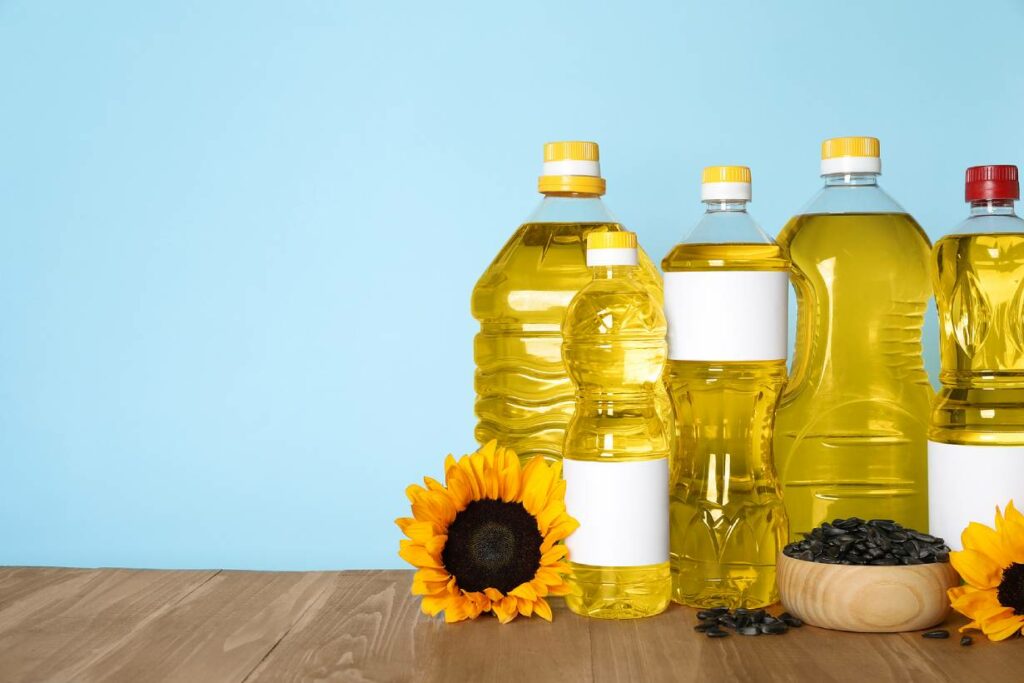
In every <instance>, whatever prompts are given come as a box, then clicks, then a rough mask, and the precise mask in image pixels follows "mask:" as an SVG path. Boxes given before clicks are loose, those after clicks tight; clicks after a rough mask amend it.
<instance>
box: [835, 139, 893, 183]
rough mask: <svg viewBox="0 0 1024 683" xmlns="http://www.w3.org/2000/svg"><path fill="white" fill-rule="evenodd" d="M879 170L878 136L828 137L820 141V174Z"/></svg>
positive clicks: (880, 165) (879, 171)
mask: <svg viewBox="0 0 1024 683" xmlns="http://www.w3.org/2000/svg"><path fill="white" fill-rule="evenodd" d="M881 172H882V159H881V157H880V155H879V144H878V138H865V137H852V138H829V139H828V140H825V142H823V143H821V175H835V174H840V175H842V174H846V173H881Z"/></svg>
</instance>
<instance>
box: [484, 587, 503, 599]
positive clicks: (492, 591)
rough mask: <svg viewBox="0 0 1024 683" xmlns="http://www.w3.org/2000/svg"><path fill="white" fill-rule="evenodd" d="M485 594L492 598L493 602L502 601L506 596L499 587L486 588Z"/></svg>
mask: <svg viewBox="0 0 1024 683" xmlns="http://www.w3.org/2000/svg"><path fill="white" fill-rule="evenodd" d="M484 595H486V596H487V597H488V598H490V600H491V602H500V601H501V600H502V599H504V597H505V596H504V595H503V594H502V592H501V591H500V590H498V589H497V588H485V589H484Z"/></svg>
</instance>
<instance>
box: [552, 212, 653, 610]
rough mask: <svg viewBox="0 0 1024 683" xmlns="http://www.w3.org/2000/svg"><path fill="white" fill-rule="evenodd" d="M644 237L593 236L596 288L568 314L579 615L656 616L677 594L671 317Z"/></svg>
mask: <svg viewBox="0 0 1024 683" xmlns="http://www.w3.org/2000/svg"><path fill="white" fill-rule="evenodd" d="M638 263H639V259H638V255H637V243H636V235H635V234H634V233H631V232H591V233H590V234H589V235H588V236H587V265H588V266H589V267H590V270H591V272H592V280H591V282H590V284H588V285H586V286H585V287H584V288H583V289H582V290H580V292H579V294H577V295H576V297H575V298H574V299H573V300H572V303H570V304H569V309H568V310H567V311H566V315H565V323H564V325H563V335H564V338H565V341H564V342H563V345H562V354H563V357H564V358H565V364H566V368H567V369H568V372H569V376H570V377H571V378H572V382H573V383H574V385H575V388H576V409H575V414H574V416H573V418H572V421H571V422H570V423H569V427H568V430H567V431H566V434H565V449H564V458H565V459H564V460H563V463H562V467H563V476H564V477H565V485H566V495H565V506H566V509H567V510H568V511H569V514H571V515H572V516H573V517H575V518H576V519H577V521H579V523H580V526H579V528H578V529H577V530H576V531H574V532H573V534H572V535H571V536H570V537H569V538H568V539H567V541H566V543H567V544H568V546H569V560H570V563H571V566H572V570H573V579H572V580H573V583H574V590H573V592H572V593H571V594H570V595H568V596H566V599H565V600H566V604H567V605H568V607H569V609H571V610H572V611H573V612H576V613H577V614H582V615H584V616H589V617H599V618H608V619H629V618H634V617H646V616H650V615H653V614H658V613H659V612H661V611H663V610H664V609H665V607H666V606H668V602H669V595H670V591H671V578H670V576H669V562H668V470H669V465H668V457H669V435H668V433H667V431H666V428H665V425H664V423H663V421H662V418H661V416H660V415H659V413H658V407H657V393H656V389H657V388H658V387H659V386H661V385H662V373H663V372H664V370H665V356H666V341H665V332H666V325H665V315H664V313H663V312H662V309H661V302H660V301H659V300H658V299H656V298H655V297H654V296H652V295H651V292H650V287H649V286H648V285H647V284H645V283H644V281H643V279H642V273H643V271H642V269H641V268H640V267H639V266H638Z"/></svg>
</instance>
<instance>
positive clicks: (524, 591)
mask: <svg viewBox="0 0 1024 683" xmlns="http://www.w3.org/2000/svg"><path fill="white" fill-rule="evenodd" d="M508 594H509V595H514V596H516V597H517V598H522V599H524V600H536V599H537V591H535V590H533V586H531V585H530V583H529V582H528V581H527V582H524V583H521V584H519V585H518V586H516V587H515V588H513V589H512V590H510V591H509V593H508Z"/></svg>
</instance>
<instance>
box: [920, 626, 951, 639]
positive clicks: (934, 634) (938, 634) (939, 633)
mask: <svg viewBox="0 0 1024 683" xmlns="http://www.w3.org/2000/svg"><path fill="white" fill-rule="evenodd" d="M921 637H922V638H949V631H947V630H946V629H944V628H937V629H935V630H934V631H925V632H924V633H922V634H921Z"/></svg>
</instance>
